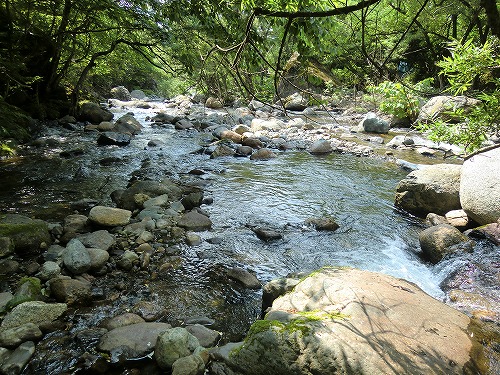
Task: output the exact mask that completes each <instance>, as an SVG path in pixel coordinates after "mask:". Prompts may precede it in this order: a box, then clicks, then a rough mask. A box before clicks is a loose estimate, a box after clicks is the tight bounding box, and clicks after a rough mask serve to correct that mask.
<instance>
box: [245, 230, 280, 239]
mask: <svg viewBox="0 0 500 375" xmlns="http://www.w3.org/2000/svg"><path fill="white" fill-rule="evenodd" d="M250 229H251V230H252V232H254V233H255V234H256V235H257V237H259V238H260V239H261V240H262V241H266V242H267V241H274V240H279V239H281V238H283V235H282V234H281V233H280V232H278V231H276V230H274V229H270V228H264V227H252V228H250Z"/></svg>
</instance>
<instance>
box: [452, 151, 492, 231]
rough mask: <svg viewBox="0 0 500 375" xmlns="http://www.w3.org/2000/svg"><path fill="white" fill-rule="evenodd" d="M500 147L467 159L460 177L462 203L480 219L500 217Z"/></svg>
mask: <svg viewBox="0 0 500 375" xmlns="http://www.w3.org/2000/svg"><path fill="white" fill-rule="evenodd" d="M498 171H500V147H497V148H495V149H493V150H489V151H486V152H482V153H479V154H477V155H474V156H473V157H471V158H470V159H468V160H466V161H465V162H464V164H463V167H462V173H461V179H460V203H461V204H462V208H463V209H464V211H465V212H466V213H467V214H468V215H469V216H470V217H471V218H472V219H474V220H475V221H476V222H477V223H479V224H481V225H484V224H489V223H495V222H496V221H497V220H498V219H499V218H500V189H499V186H500V173H499V172H498Z"/></svg>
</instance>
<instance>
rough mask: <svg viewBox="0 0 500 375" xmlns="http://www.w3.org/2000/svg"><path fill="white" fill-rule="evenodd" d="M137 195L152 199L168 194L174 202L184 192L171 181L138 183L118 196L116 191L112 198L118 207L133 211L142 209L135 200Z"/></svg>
mask: <svg viewBox="0 0 500 375" xmlns="http://www.w3.org/2000/svg"><path fill="white" fill-rule="evenodd" d="M136 194H145V195H148V196H149V197H150V198H154V197H158V196H159V195H164V194H166V195H168V197H169V198H170V200H172V201H173V200H176V199H180V197H181V195H182V190H181V189H180V188H179V187H178V186H177V185H176V184H175V183H173V182H172V181H170V180H164V181H162V182H157V181H137V182H135V183H134V184H133V185H132V186H130V187H128V188H127V189H126V190H123V191H121V193H120V194H116V191H115V192H113V193H112V197H111V198H112V199H113V201H114V202H115V203H116V205H117V206H118V207H120V208H123V209H126V210H130V211H133V210H136V209H140V208H142V207H140V206H139V205H137V203H136V202H135V200H134V196H135V195H136ZM143 203H144V202H143Z"/></svg>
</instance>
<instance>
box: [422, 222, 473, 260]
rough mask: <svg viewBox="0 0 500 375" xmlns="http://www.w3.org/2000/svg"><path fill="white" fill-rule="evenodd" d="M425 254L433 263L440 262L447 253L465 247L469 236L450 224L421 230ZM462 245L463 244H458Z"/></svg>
mask: <svg viewBox="0 0 500 375" xmlns="http://www.w3.org/2000/svg"><path fill="white" fill-rule="evenodd" d="M418 239H419V242H420V247H421V249H422V252H423V254H424V255H425V257H426V258H428V259H429V260H430V261H431V262H432V263H438V262H439V261H440V260H441V259H442V258H443V257H444V256H445V255H446V254H449V253H452V252H455V251H457V250H459V249H464V248H465V245H466V244H469V245H470V243H469V239H468V237H467V236H465V235H463V234H462V232H460V231H459V230H458V229H457V228H455V227H453V226H451V225H449V224H439V225H435V226H433V227H430V228H427V229H425V230H423V231H422V232H420V234H419V236H418ZM457 245H462V246H457Z"/></svg>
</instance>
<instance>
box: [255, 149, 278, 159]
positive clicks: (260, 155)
mask: <svg viewBox="0 0 500 375" xmlns="http://www.w3.org/2000/svg"><path fill="white" fill-rule="evenodd" d="M276 156H277V155H276V154H275V153H274V152H272V151H271V150H269V149H268V148H260V149H258V150H257V151H255V152H254V153H253V154H252V155H251V156H250V160H269V159H273V158H275V157H276Z"/></svg>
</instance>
